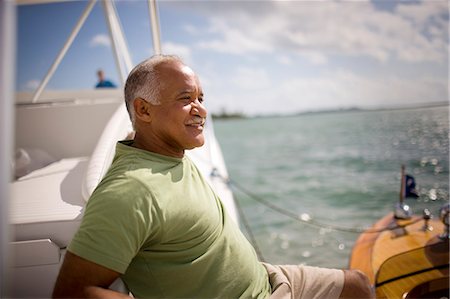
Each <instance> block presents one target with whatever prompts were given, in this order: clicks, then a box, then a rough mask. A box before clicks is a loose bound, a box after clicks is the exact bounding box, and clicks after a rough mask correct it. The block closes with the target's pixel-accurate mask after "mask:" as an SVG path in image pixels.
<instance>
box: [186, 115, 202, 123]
mask: <svg viewBox="0 0 450 299" xmlns="http://www.w3.org/2000/svg"><path fill="white" fill-rule="evenodd" d="M205 122H206V118H204V117H201V116H193V117H192V118H191V119H189V120H188V121H187V122H186V124H187V125H204V124H205Z"/></svg>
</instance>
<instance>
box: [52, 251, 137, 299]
mask: <svg viewBox="0 0 450 299" xmlns="http://www.w3.org/2000/svg"><path fill="white" fill-rule="evenodd" d="M119 275H120V274H119V273H117V272H115V271H113V270H111V269H108V268H105V267H103V266H100V265H98V264H95V263H93V262H90V261H88V260H85V259H83V258H81V257H79V256H77V255H75V254H73V253H70V252H69V251H67V253H66V256H65V258H64V262H63V264H62V266H61V269H60V271H59V275H58V278H57V280H56V284H55V288H54V290H53V295H52V297H53V298H130V297H129V296H128V295H127V294H122V293H118V292H115V291H112V290H109V289H108V287H109V286H110V285H111V284H112V283H113V282H114V280H116V279H117V278H118V277H119Z"/></svg>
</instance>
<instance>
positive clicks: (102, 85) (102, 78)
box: [95, 70, 116, 88]
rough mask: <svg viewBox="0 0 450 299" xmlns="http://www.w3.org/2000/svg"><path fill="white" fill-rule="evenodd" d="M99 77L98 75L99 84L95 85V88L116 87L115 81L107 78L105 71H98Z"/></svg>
mask: <svg viewBox="0 0 450 299" xmlns="http://www.w3.org/2000/svg"><path fill="white" fill-rule="evenodd" d="M97 77H98V82H97V85H95V88H115V87H116V85H115V84H114V83H112V82H111V81H109V80H107V79H105V73H104V72H103V70H98V71H97Z"/></svg>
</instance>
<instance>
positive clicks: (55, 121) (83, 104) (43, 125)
mask: <svg viewBox="0 0 450 299" xmlns="http://www.w3.org/2000/svg"><path fill="white" fill-rule="evenodd" d="M25 2H27V1H21V0H18V1H17V4H18V5H21V4H24V3H25ZM35 2H36V1H35ZM35 2H33V4H36V3H35ZM43 2H48V1H43ZM96 2H97V1H96V0H91V1H89V2H86V9H85V11H84V12H83V14H82V15H81V16H80V19H79V21H78V23H77V24H76V25H75V27H74V29H73V31H72V33H71V35H70V36H69V37H68V39H67V42H66V44H65V45H64V47H63V48H62V50H61V51H60V53H59V54H58V56H57V57H56V58H55V61H54V64H53V65H52V66H50V70H49V72H48V73H47V75H46V77H45V78H44V79H43V80H42V82H41V85H40V86H39V87H38V88H37V90H36V92H35V93H33V94H32V93H17V94H16V95H15V118H16V119H15V125H13V126H12V127H15V141H16V142H15V149H14V150H15V151H16V157H15V159H14V161H13V162H14V163H15V165H16V167H15V173H13V176H15V177H16V178H15V179H14V180H13V181H12V182H11V183H10V185H8V186H7V187H8V188H7V189H10V194H9V195H8V194H7V195H6V196H7V197H8V199H9V201H8V202H9V206H10V209H11V212H10V214H9V222H10V223H11V224H12V232H11V239H12V241H11V242H10V247H9V249H10V250H9V257H11V260H12V268H4V269H2V273H6V274H5V275H6V277H7V278H8V281H9V283H8V285H7V286H5V285H3V286H2V297H5V295H6V297H21V298H24V297H40V298H48V297H50V296H51V292H52V289H53V285H54V282H55V280H56V277H57V274H58V271H59V268H60V265H61V262H62V260H63V257H64V254H65V250H66V247H67V245H68V244H69V242H70V240H71V238H72V236H73V235H74V233H75V231H76V230H77V228H78V226H79V224H80V221H81V218H82V216H83V210H84V207H85V204H86V201H87V200H88V199H89V196H90V195H91V193H92V191H93V190H94V188H95V187H96V185H97V184H98V183H99V181H100V180H101V178H102V177H103V175H104V174H105V172H106V171H107V169H108V167H109V165H110V163H111V161H112V158H113V156H114V150H115V144H116V142H117V141H118V140H122V139H125V138H126V137H127V136H128V135H129V134H130V133H131V132H132V127H131V123H130V120H129V117H128V114H127V111H126V108H125V105H124V100H123V95H122V93H123V92H122V90H121V89H101V90H99V89H97V90H81V91H58V92H56V91H45V85H46V84H47V82H48V81H49V79H50V77H51V76H52V75H53V73H54V71H55V70H56V68H57V66H58V64H59V62H60V61H61V60H62V58H63V57H64V54H65V53H66V51H67V49H68V48H69V47H70V45H71V43H72V41H73V39H74V38H75V36H76V34H77V33H78V31H79V29H80V28H81V27H82V25H83V23H84V20H86V18H87V16H88V15H89V12H90V11H91V10H92V7H93V6H94V5H95V3H96ZM101 4H102V6H103V11H104V13H105V16H106V19H107V25H108V27H109V32H110V38H111V41H112V45H113V50H114V54H115V59H116V63H117V67H118V69H119V73H120V76H119V77H120V78H121V79H122V80H123V81H124V80H125V78H126V75H127V74H128V72H129V71H130V70H131V68H132V66H133V63H132V62H131V59H130V55H129V54H128V50H127V45H126V42H125V38H124V36H123V33H122V31H121V26H120V22H119V18H118V16H117V14H116V11H115V7H114V3H113V2H112V1H101ZM7 5H11V3H9V4H2V11H1V12H2V17H3V16H4V14H5V13H8V9H10V8H8V9H5V7H6V6H7ZM149 11H150V16H151V18H150V19H151V21H152V28H153V39H154V41H156V42H154V44H155V45H156V47H155V53H159V52H160V49H159V34H158V22H157V13H156V6H155V3H154V1H149ZM12 25H13V23H12V22H11V23H10V24H9V26H12ZM2 37H4V36H3V35H2ZM2 42H3V40H2ZM2 44H3V43H2ZM6 63H7V61H5V60H2V66H5V64H6ZM134 63H137V62H134ZM9 90H10V89H9ZM205 137H206V138H205V139H206V142H205V145H204V146H203V147H201V148H198V149H195V150H192V151H188V153H187V154H188V155H189V156H190V157H191V158H192V159H193V160H194V162H195V163H196V165H197V166H198V167H199V169H200V170H201V172H202V173H203V175H204V176H205V177H206V179H207V180H208V181H209V182H210V184H211V185H212V187H213V188H214V189H215V191H216V192H217V193H218V194H219V196H220V197H221V199H222V201H223V202H224V204H225V206H226V207H227V209H228V211H229V213H230V214H231V216H232V217H233V218H234V219H235V220H236V221H238V216H237V211H236V206H235V202H234V199H233V195H232V193H231V190H230V189H229V186H228V185H227V184H226V183H225V182H224V180H223V177H227V170H226V166H225V163H224V159H223V156H222V153H221V150H220V147H219V144H218V142H217V140H216V138H215V136H214V130H213V126H212V120H211V119H208V121H207V125H206V129H205ZM7 140H8V139H7V136H6V137H5V138H4V139H3V140H2V142H4V141H7ZM6 154H7V155H6V156H8V154H10V153H9V152H8V150H6ZM4 160H5V159H4ZM4 160H3V163H9V162H10V161H4ZM3 207H4V208H7V207H8V204H6V205H5V204H4V205H3ZM3 210H5V209H3ZM3 216H8V215H6V214H5V215H3ZM2 234H3V235H2V236H5V235H8V231H5V229H3V231H2ZM3 247H4V246H3ZM3 247H2V248H3ZM1 253H2V260H3V258H4V257H5V252H4V251H2V252H1ZM3 277H4V276H3ZM117 285H119V284H117ZM116 289H117V286H116ZM119 289H120V287H119Z"/></svg>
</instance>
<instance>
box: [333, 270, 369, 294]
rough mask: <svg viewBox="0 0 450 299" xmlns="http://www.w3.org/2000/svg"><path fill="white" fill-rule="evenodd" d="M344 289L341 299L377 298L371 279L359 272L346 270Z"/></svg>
mask: <svg viewBox="0 0 450 299" xmlns="http://www.w3.org/2000/svg"><path fill="white" fill-rule="evenodd" d="M344 277H345V280H344V287H343V289H342V292H341V296H340V297H339V298H360V299H362V298H375V295H374V294H373V291H372V288H371V287H370V282H369V279H368V278H367V276H366V274H364V273H363V272H361V271H359V270H344Z"/></svg>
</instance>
